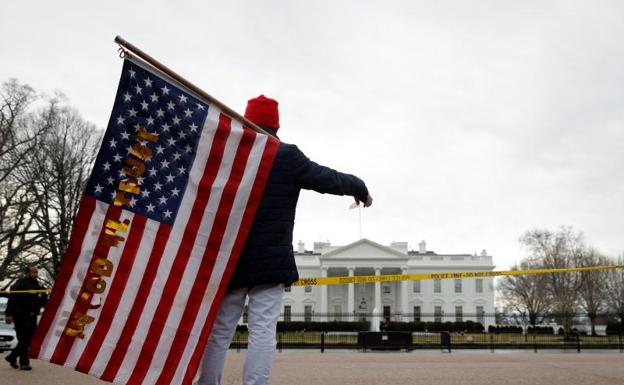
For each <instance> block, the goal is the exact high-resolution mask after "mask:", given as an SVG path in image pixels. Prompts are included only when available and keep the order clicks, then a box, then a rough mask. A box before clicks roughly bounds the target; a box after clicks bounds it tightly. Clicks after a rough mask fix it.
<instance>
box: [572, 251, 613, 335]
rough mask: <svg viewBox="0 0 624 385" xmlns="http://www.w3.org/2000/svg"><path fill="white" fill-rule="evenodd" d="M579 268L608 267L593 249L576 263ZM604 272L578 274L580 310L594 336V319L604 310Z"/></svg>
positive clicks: (584, 253) (605, 276)
mask: <svg viewBox="0 0 624 385" xmlns="http://www.w3.org/2000/svg"><path fill="white" fill-rule="evenodd" d="M578 263H579V266H580V267H590V266H600V265H603V266H604V265H608V264H609V260H608V259H607V258H606V257H604V256H602V255H600V254H599V253H598V252H597V251H596V250H594V249H591V248H590V249H586V250H583V251H582V253H581V258H580V259H579V261H578ZM606 279H607V271H606V270H592V271H583V272H581V273H580V291H579V299H580V306H581V308H582V309H583V310H584V311H585V313H587V317H588V318H589V322H590V323H591V334H592V335H593V336H595V335H596V318H597V317H598V315H599V314H600V313H601V312H602V311H603V310H604V309H605V302H606V298H605V297H606V293H605V281H606Z"/></svg>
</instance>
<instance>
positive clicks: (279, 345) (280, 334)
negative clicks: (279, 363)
mask: <svg viewBox="0 0 624 385" xmlns="http://www.w3.org/2000/svg"><path fill="white" fill-rule="evenodd" d="M282 334H284V332H281V333H278V334H277V349H278V350H279V352H280V353H281V352H282Z"/></svg>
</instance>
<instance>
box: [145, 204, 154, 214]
mask: <svg viewBox="0 0 624 385" xmlns="http://www.w3.org/2000/svg"><path fill="white" fill-rule="evenodd" d="M145 208H146V209H147V212H148V213H153V212H154V208H155V206H154V205H153V204H151V203H148V204H147V206H145Z"/></svg>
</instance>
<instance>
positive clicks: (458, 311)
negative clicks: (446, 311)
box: [455, 306, 464, 322]
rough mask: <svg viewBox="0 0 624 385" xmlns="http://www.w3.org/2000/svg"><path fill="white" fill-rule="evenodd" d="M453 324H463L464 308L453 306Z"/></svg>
mask: <svg viewBox="0 0 624 385" xmlns="http://www.w3.org/2000/svg"><path fill="white" fill-rule="evenodd" d="M455 322H464V308H463V307H462V306H455Z"/></svg>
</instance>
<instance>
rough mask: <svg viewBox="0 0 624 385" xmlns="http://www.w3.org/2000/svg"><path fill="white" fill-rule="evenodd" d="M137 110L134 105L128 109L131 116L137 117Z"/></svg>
mask: <svg viewBox="0 0 624 385" xmlns="http://www.w3.org/2000/svg"><path fill="white" fill-rule="evenodd" d="M137 112H138V111H137V110H135V109H134V107H133V108H131V109H129V110H128V113H129V114H130V117H131V118H136V116H137Z"/></svg>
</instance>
